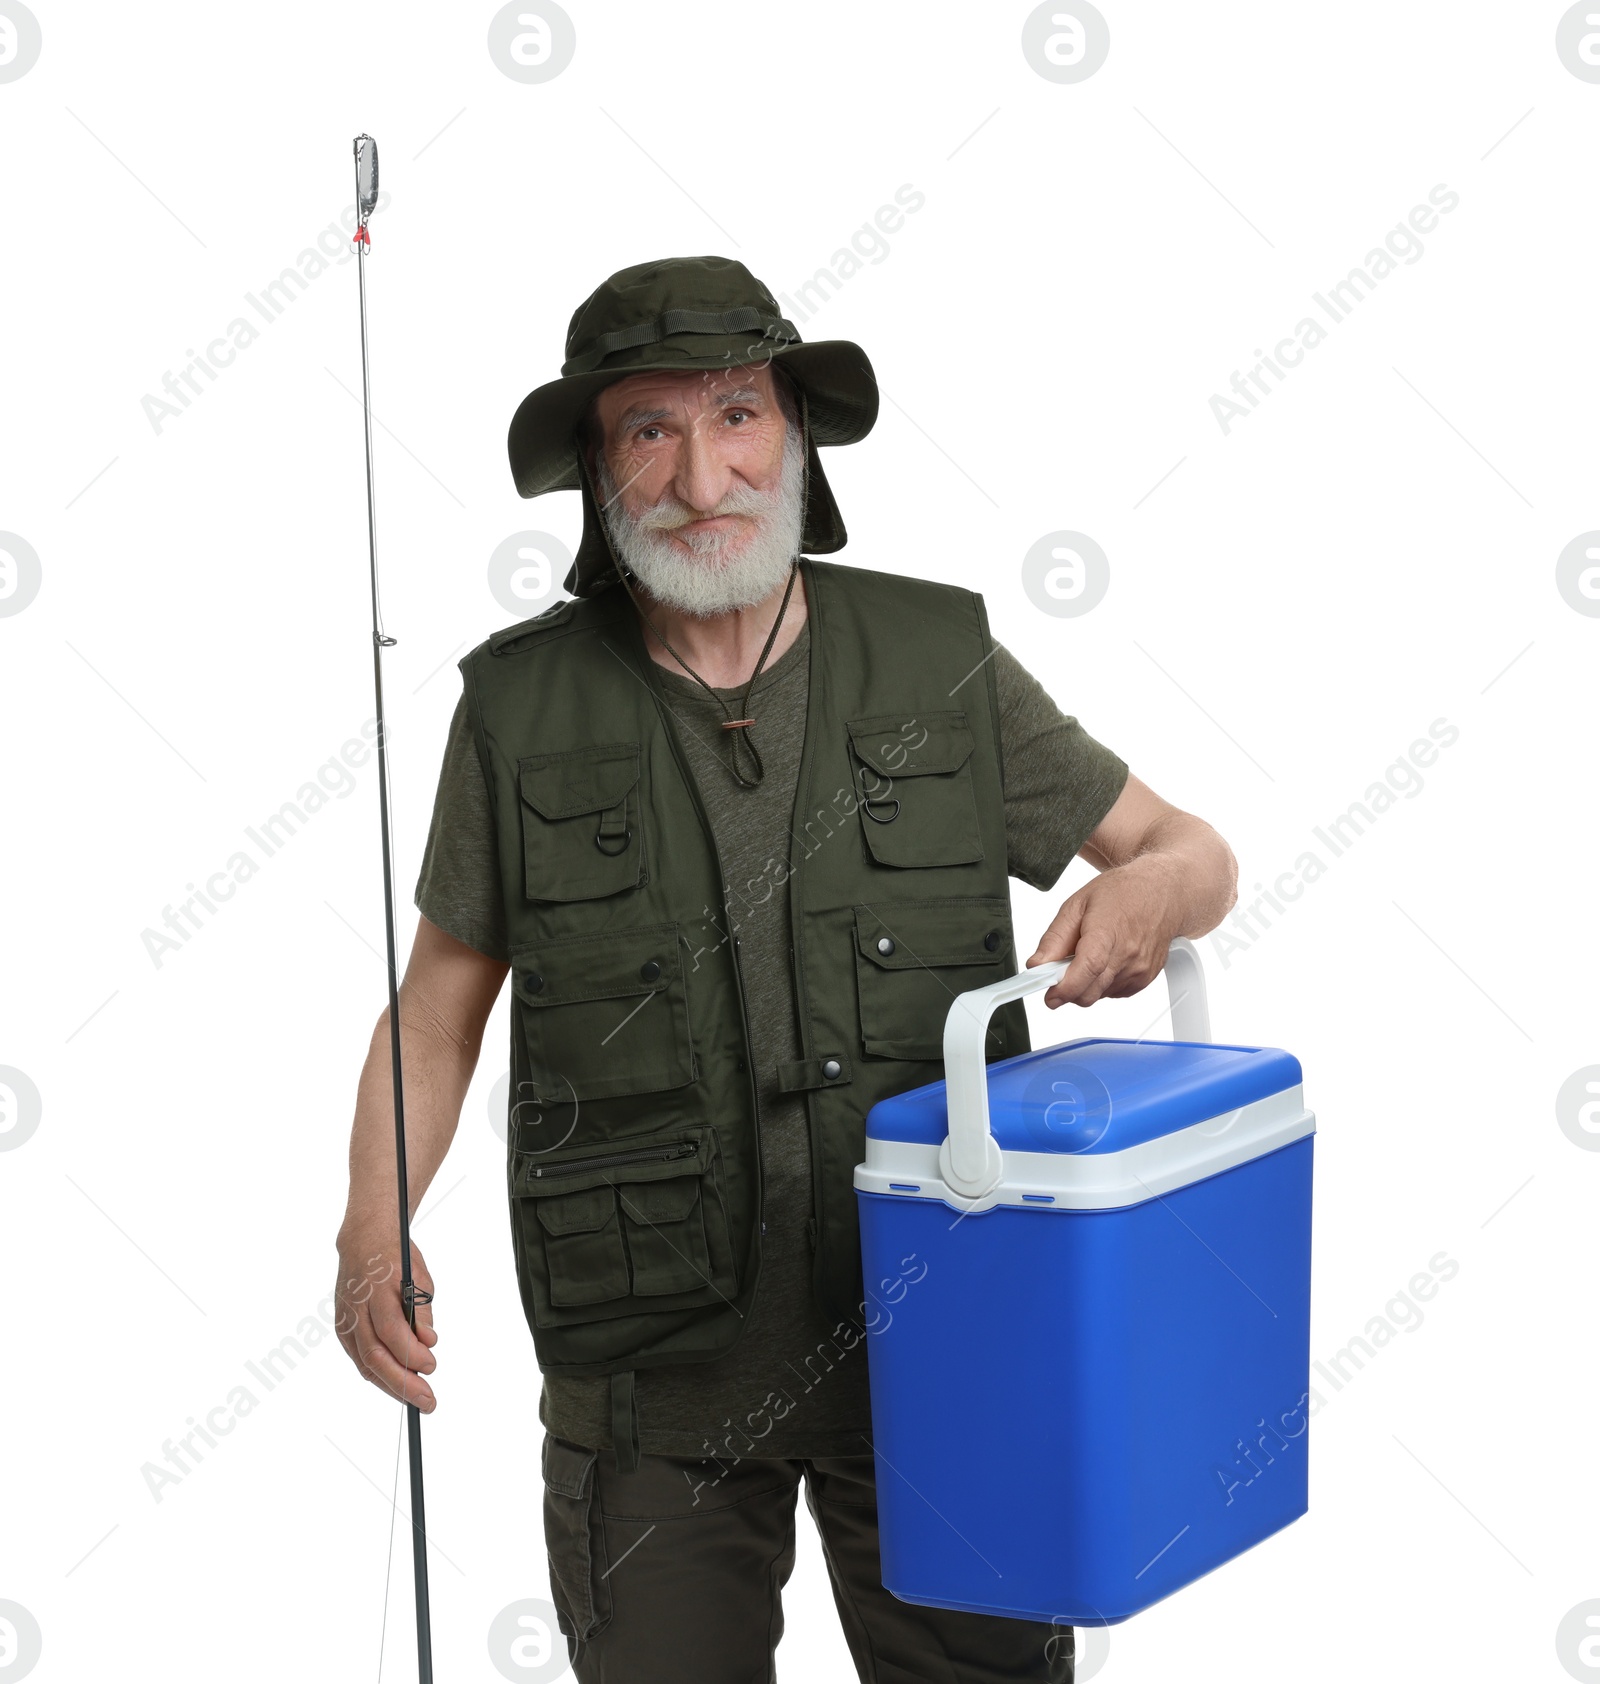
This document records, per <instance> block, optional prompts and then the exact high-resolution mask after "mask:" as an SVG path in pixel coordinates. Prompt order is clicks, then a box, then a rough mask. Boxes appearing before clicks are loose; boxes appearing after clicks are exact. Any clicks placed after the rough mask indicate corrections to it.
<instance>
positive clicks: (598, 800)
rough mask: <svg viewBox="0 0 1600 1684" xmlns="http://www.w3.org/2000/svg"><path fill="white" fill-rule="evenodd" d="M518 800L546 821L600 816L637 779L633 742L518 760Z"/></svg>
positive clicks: (620, 799)
mask: <svg viewBox="0 0 1600 1684" xmlns="http://www.w3.org/2000/svg"><path fill="white" fill-rule="evenodd" d="M517 779H518V783H519V787H520V788H521V790H522V799H523V800H524V801H526V802H527V803H528V805H529V806H530V807H532V808H533V809H534V811H535V812H537V813H539V814H540V815H541V816H542V817H544V818H547V819H571V818H576V817H577V816H578V815H579V814H580V813H600V812H604V811H605V810H606V809H607V808H608V807H616V806H618V805H620V804H621V803H622V802H623V801H625V800H626V799H627V795H628V791H629V790H630V789H632V788H633V786H634V785H635V784H636V783H638V781H639V745H638V744H637V743H601V744H598V745H597V746H596V747H594V748H580V749H570V750H568V751H566V752H565V753H562V754H532V755H529V756H528V757H527V758H526V759H524V760H519V761H518V762H517Z"/></svg>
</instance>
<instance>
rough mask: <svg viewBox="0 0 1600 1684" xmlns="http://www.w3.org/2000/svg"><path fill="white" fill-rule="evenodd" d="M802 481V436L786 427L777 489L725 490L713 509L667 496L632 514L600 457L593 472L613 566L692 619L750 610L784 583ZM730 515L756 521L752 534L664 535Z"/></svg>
mask: <svg viewBox="0 0 1600 1684" xmlns="http://www.w3.org/2000/svg"><path fill="white" fill-rule="evenodd" d="M804 478H805V452H804V450H803V449H802V447H801V441H800V429H799V428H798V427H796V426H794V425H792V424H791V425H790V426H789V428H788V430H787V432H786V433H785V435H784V441H783V465H782V470H781V472H780V474H779V476H778V483H777V485H775V486H774V487H773V488H772V490H770V491H757V490H756V489H754V487H752V486H748V485H744V484H742V483H741V484H737V485H734V486H731V487H730V488H729V490H728V494H727V495H726V496H725V497H724V498H723V499H722V501H721V502H720V503H718V505H717V507H716V508H715V509H711V510H703V511H699V512H698V513H696V512H694V511H691V510H689V509H687V508H685V507H684V506H683V504H681V503H680V502H678V500H677V499H676V498H675V497H674V496H673V495H672V493H671V492H670V491H669V492H667V493H666V494H665V495H664V496H663V497H662V499H661V501H660V502H659V503H656V504H654V505H653V506H652V507H650V508H648V509H642V510H640V511H639V513H637V514H632V513H630V512H629V511H628V510H626V509H625V508H623V506H622V499H621V498H620V497H619V496H618V495H617V485H616V481H615V480H614V479H613V478H612V476H611V470H610V467H609V466H608V465H607V463H606V460H605V457H604V455H602V456H601V457H600V459H599V462H598V466H597V470H596V473H595V480H596V483H597V485H598V488H599V491H600V496H601V499H602V501H603V505H604V506H603V508H602V510H601V515H602V518H603V519H604V521H605V523H606V530H607V531H608V532H609V533H610V534H611V542H612V545H613V546H614V548H615V549H616V552H617V556H618V559H619V560H620V561H621V562H622V564H623V566H624V567H626V568H627V569H628V571H629V572H630V573H632V574H633V576H634V577H635V578H636V579H637V580H638V581H639V583H640V584H641V585H643V586H644V588H645V589H646V590H647V591H648V592H649V593H650V595H651V596H653V597H654V598H655V599H656V601H657V602H660V603H662V604H664V605H665V606H666V607H668V608H673V609H676V610H677V611H678V612H679V613H680V614H691V615H694V616H695V617H696V618H698V619H709V618H711V617H712V616H713V615H717V614H730V613H733V612H734V611H735V610H737V609H740V608H753V607H754V606H755V605H756V604H757V603H758V602H764V601H765V600H766V599H767V598H768V597H769V596H771V595H772V594H773V593H774V592H775V591H776V590H778V588H779V587H780V586H781V585H782V584H783V583H784V581H785V580H786V579H787V578H788V576H789V568H790V566H791V565H792V563H793V561H794V558H795V556H796V555H797V554H798V553H799V550H800V531H801V526H802V523H803V521H804V516H805V509H804V507H803V502H802V488H803V484H804ZM731 514H739V515H746V516H751V517H754V526H755V529H754V531H749V530H748V527H747V528H746V529H745V530H743V531H735V532H731V533H730V532H690V533H685V534H684V535H683V536H682V537H681V538H675V537H672V536H671V535H670V534H671V533H672V532H673V531H674V529H676V528H677V527H680V526H682V525H684V524H685V523H686V522H687V521H690V520H693V519H698V518H705V517H709V516H710V515H731ZM684 544H687V545H688V546H689V553H688V554H685V553H684V551H683V548H682V546H683V545H684Z"/></svg>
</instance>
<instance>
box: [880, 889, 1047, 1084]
mask: <svg viewBox="0 0 1600 1684" xmlns="http://www.w3.org/2000/svg"><path fill="white" fill-rule="evenodd" d="M855 914H856V916H855V934H856V987H857V990H858V996H859V1004H860V1010H861V1050H862V1051H863V1052H864V1053H867V1054H869V1055H872V1056H876V1057H878V1058H919V1059H937V1058H942V1057H943V1056H944V1021H945V1018H946V1017H947V1016H948V1015H949V1012H950V1002H951V1001H952V1000H953V999H954V998H955V997H956V995H958V994H961V993H964V992H965V991H966V990H968V989H970V988H982V987H983V986H984V985H985V984H986V983H990V982H998V981H999V980H1000V978H1001V977H1004V976H1010V975H1011V974H1012V972H1013V971H1014V970H1015V969H1016V957H1015V955H1014V953H1013V952H1012V947H1011V908H1010V906H1009V905H1008V903H1007V902H1006V901H1005V900H1003V899H1000V898H989V897H971V898H954V899H949V900H920V901H879V902H878V903H877V904H875V905H873V906H858V907H857V908H856V909H855ZM989 1034H990V1043H989V1048H988V1051H989V1054H990V1056H991V1057H993V1056H995V1054H996V1050H997V1046H996V1038H997V1037H1003V1034H1004V1031H1003V1029H1002V1028H1001V1027H1000V1024H999V1021H998V1020H996V1022H995V1023H994V1024H992V1025H991V1027H990V1031H989ZM1006 1050H1008V1051H1015V1052H1020V1051H1021V1050H1022V1049H1021V1048H1020V1047H1017V1048H1010V1049H1006Z"/></svg>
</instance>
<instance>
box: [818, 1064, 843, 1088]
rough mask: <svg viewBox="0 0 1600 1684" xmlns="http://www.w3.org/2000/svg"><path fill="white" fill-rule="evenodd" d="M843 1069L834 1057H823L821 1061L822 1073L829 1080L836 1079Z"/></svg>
mask: <svg viewBox="0 0 1600 1684" xmlns="http://www.w3.org/2000/svg"><path fill="white" fill-rule="evenodd" d="M843 1069H844V1066H843V1065H842V1064H840V1062H839V1061H838V1059H836V1058H825V1059H823V1061H822V1073H823V1075H824V1076H826V1077H827V1078H828V1080H829V1081H830V1082H833V1081H837V1080H838V1078H839V1073H840V1071H841V1070H843Z"/></svg>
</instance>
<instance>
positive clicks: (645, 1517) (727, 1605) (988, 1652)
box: [542, 1431, 1073, 1684]
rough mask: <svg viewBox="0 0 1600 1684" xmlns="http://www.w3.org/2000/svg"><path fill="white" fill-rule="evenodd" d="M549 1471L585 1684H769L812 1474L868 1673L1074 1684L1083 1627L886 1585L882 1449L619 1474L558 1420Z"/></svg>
mask: <svg viewBox="0 0 1600 1684" xmlns="http://www.w3.org/2000/svg"><path fill="white" fill-rule="evenodd" d="M542 1468H543V1475H544V1524H545V1541H546V1544H547V1546H548V1549H549V1557H550V1584H551V1590H552V1594H553V1595H554V1597H555V1603H556V1612H557V1617H558V1619H559V1622H560V1626H561V1630H562V1632H563V1633H564V1634H565V1636H566V1638H567V1651H568V1654H569V1656H570V1658H571V1662H572V1671H573V1676H574V1677H575V1678H576V1679H577V1681H578V1684H771V1681H772V1680H773V1679H775V1678H776V1676H777V1674H776V1671H775V1669H774V1662H773V1651H774V1649H775V1648H776V1647H777V1644H778V1639H779V1638H780V1637H781V1636H782V1635H783V1608H782V1591H783V1587H784V1585H785V1583H786V1582H787V1581H788V1578H789V1574H790V1572H791V1570H792V1569H793V1567H794V1554H795V1532H794V1521H795V1497H796V1494H797V1492H798V1490H799V1487H800V1483H801V1481H802V1480H804V1482H805V1487H806V1506H807V1507H808V1508H809V1509H810V1510H811V1514H812V1517H813V1518H814V1519H815V1521H816V1523H817V1530H818V1532H819V1533H820V1534H821V1537H822V1546H823V1553H824V1555H825V1557H826V1559H827V1563H828V1576H829V1579H830V1581H831V1582H832V1585H833V1597H834V1602H835V1604H836V1605H837V1607H838V1610H839V1618H840V1621H841V1623H842V1624H843V1627H844V1634H845V1639H846V1641H847V1642H848V1643H849V1646H850V1653H851V1656H852V1658H853V1659H854V1661H855V1665H856V1671H857V1673H858V1674H859V1675H860V1677H861V1679H862V1681H863V1684H1001V1681H1002V1680H1004V1681H1007V1684H1009V1681H1011V1680H1019V1681H1020V1680H1030V1681H1031V1680H1038V1681H1039V1684H1072V1673H1073V1661H1072V1656H1073V1633H1072V1628H1071V1627H1070V1626H1066V1625H1061V1626H1052V1625H1049V1624H1045V1623H1042V1622H1036V1621H1031V1620H1010V1619H1000V1618H997V1617H994V1616H991V1615H984V1614H962V1613H956V1612H953V1611H951V1610H948V1609H942V1608H923V1607H917V1606H913V1605H912V1604H911V1603H907V1602H901V1601H899V1600H898V1599H897V1598H895V1597H894V1596H891V1595H890V1594H889V1592H888V1591H886V1590H885V1589H884V1588H883V1585H882V1582H881V1580H880V1576H879V1565H878V1508H877V1489H876V1486H875V1484H874V1480H873V1459H872V1457H871V1456H870V1455H867V1456H845V1457H831V1458H818V1459H815V1460H811V1459H807V1460H784V1459H779V1458H776V1457H768V1458H760V1457H750V1458H743V1459H739V1460H735V1461H731V1462H728V1463H725V1464H719V1463H718V1462H715V1461H711V1460H709V1459H702V1458H698V1457H696V1458H679V1457H676V1456H652V1455H642V1456H641V1457H640V1458H639V1466H638V1467H637V1468H636V1469H635V1470H634V1471H632V1472H631V1473H620V1472H619V1471H618V1470H617V1464H616V1458H615V1456H614V1455H613V1453H612V1452H611V1451H610V1450H609V1449H606V1450H585V1449H582V1448H580V1447H579V1446H577V1445H575V1444H569V1443H568V1442H567V1441H566V1440H564V1439H560V1438H557V1437H555V1436H554V1435H553V1434H551V1433H549V1432H548V1431H546V1433H545V1436H544V1444H543V1451H542ZM719 1470H720V1471H719Z"/></svg>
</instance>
